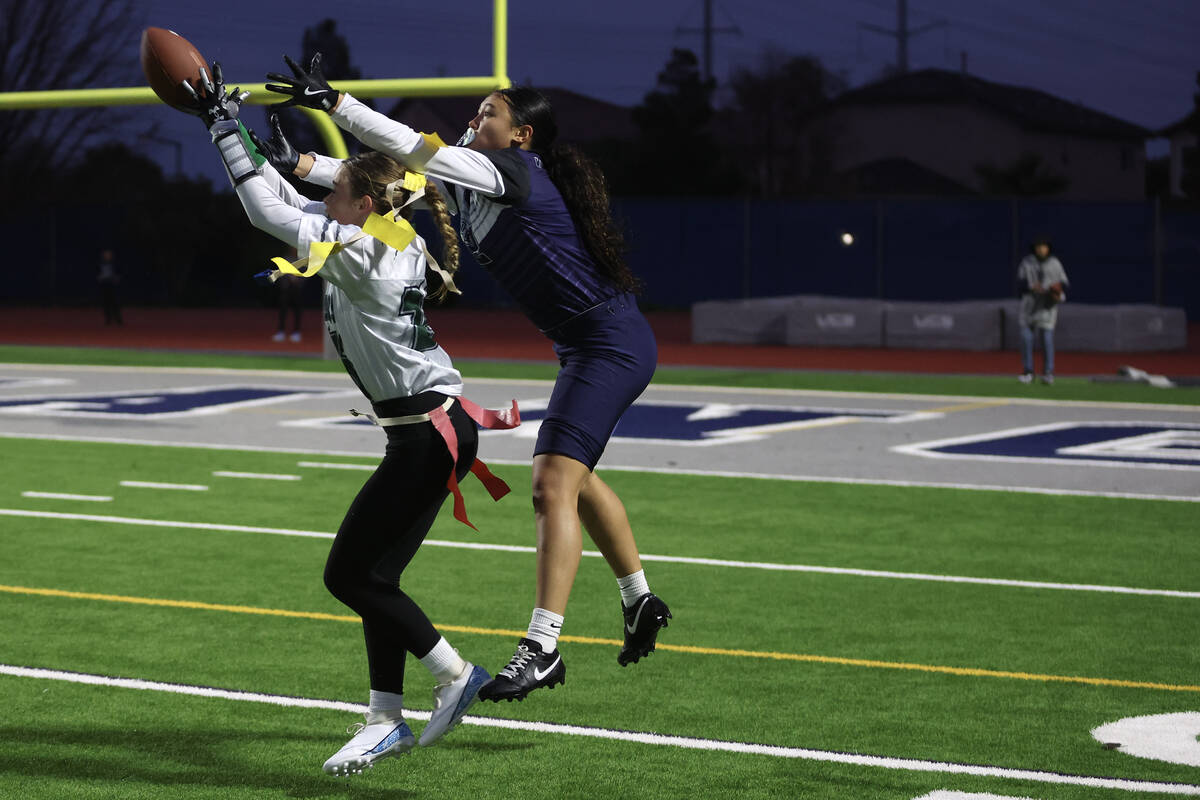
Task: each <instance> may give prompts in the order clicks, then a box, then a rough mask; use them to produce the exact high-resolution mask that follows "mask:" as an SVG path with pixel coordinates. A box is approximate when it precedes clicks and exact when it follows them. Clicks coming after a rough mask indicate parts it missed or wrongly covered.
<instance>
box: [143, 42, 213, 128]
mask: <svg viewBox="0 0 1200 800" xmlns="http://www.w3.org/2000/svg"><path fill="white" fill-rule="evenodd" d="M201 67H204V68H205V69H206V70H207V69H210V67H209V66H208V62H207V61H205V60H204V56H202V55H200V51H199V50H197V49H196V48H195V47H193V46H192V43H191V42H189V41H188V40H187V39H185V38H183V37H182V36H180V35H179V34H178V33H176V32H175V31H169V30H167V29H166V28H146V30H145V31H143V32H142V72H144V73H145V74H146V80H147V81H149V83H150V88H151V89H153V90H154V93H155V94H156V95H158V98H159V99H160V100H162V101H163V102H164V103H166V104H167V105H169V106H171V107H172V108H177V109H179V110H180V111H187V110H189V109H192V108H195V107H196V104H195V102H194V101H193V100H192V98H191V95H189V94H188V93H187V92H186V91H185V90H184V89H183V87H182V86H181V85H180V84H182V83H183V82H184V81H188V82H189V83H190V84H191V85H192V88H194V89H196V91H197V93H200V92H201V90H200V68H201Z"/></svg>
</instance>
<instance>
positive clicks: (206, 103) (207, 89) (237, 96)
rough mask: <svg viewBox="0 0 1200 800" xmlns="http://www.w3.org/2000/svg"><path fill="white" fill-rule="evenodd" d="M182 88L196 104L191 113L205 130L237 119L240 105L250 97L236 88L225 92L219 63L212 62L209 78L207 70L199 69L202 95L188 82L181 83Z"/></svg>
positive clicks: (223, 78)
mask: <svg viewBox="0 0 1200 800" xmlns="http://www.w3.org/2000/svg"><path fill="white" fill-rule="evenodd" d="M182 86H183V89H184V91H186V92H187V93H188V94H189V95H191V97H192V100H194V101H195V103H196V109H195V110H194V111H192V112H191V113H193V114H195V115H196V116H198V117H200V119H201V120H202V121H203V122H204V127H205V129H208V128H211V127H212V126H213V125H214V124H215V123H217V122H220V121H222V120H235V119H237V115H238V111H240V110H241V107H242V103H244V102H246V98H247V97H249V96H250V92H243V91H241V89H239V88H237V87H234V90H233V92H232V93H229V92H226V91H225V76H224V74H223V73H222V72H221V62H219V61H214V62H213V65H212V77H211V78H209V76H208V70H206V69H205V68H204V67H201V68H200V88H201V89H203V90H204V94H200V93H199V92H197V91H196V90H195V89H194V88H193V87H192V84H191V83H190V82H188V81H183V83H182Z"/></svg>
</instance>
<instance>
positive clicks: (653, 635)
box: [579, 475, 671, 667]
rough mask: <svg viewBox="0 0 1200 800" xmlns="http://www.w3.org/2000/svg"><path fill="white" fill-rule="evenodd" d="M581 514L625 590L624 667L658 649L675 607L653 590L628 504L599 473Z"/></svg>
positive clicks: (585, 493) (583, 495)
mask: <svg viewBox="0 0 1200 800" xmlns="http://www.w3.org/2000/svg"><path fill="white" fill-rule="evenodd" d="M579 517H580V519H582V520H583V525H584V527H585V528H586V529H587V532H588V536H589V537H590V538H591V540H592V541H593V542H595V543H596V548H597V549H598V550H599V551H600V553H601V554H602V555H603V556H604V560H605V561H607V562H608V566H609V567H610V568H611V569H612V571H613V575H615V576H616V577H617V585H618V586H619V587H620V589H621V611H622V615H623V616H624V618H625V629H624V636H625V643H624V645H622V647H621V650H620V652H619V653H617V663H618V664H620V665H621V666H623V667H624V666H626V665H628V664H631V663H634V662H636V661H638V660H640V659H641V658H642V657H643V656H646V655H649V654H650V653H652V652H654V645H655V643H656V642H657V640H658V631H659V629H660V628H665V627H667V620H668V619H670V618H671V610H670V609H669V608H667V604H666V603H664V602H663V601H662V600H660V599H659V598H658V596H657V595H655V594H653V593H652V592H651V591H650V586H649V585H648V584H647V583H646V577H645V575H644V573H643V572H642V559H641V557H640V556H639V555H638V549H637V542H636V541H634V538H633V529H632V527H631V526H630V525H629V516H628V515H627V514H626V513H625V504H624V503H622V502H621V498H619V497H618V496H617V493H616V492H614V491H613V490H612V489H611V488H610V487H609V486H608V484H606V483H605V482H604V481H602V480H601V479H600V476H599V475H592V476H591V477H589V478H588V479H587V481H586V482H585V483H584V485H583V489H582V491H581V492H580V493H579Z"/></svg>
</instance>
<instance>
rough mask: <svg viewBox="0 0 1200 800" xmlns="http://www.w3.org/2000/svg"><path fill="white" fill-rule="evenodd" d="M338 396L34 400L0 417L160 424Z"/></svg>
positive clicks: (252, 390) (191, 393)
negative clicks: (236, 410)
mask: <svg viewBox="0 0 1200 800" xmlns="http://www.w3.org/2000/svg"><path fill="white" fill-rule="evenodd" d="M334 393H345V392H342V390H324V389H316V390H309V391H300V390H297V389H295V388H292V387H283V386H247V385H240V384H239V385H229V386H199V387H185V388H174V389H150V390H143V391H137V392H94V393H91V394H60V395H39V396H35V397H9V398H3V399H0V414H23V415H29V416H36V417H89V418H118V419H164V418H170V417H185V416H194V415H198V414H220V413H222V412H224V411H229V410H231V409H234V408H245V407H247V406H258V405H265V404H267V403H279V402H283V401H286V400H299V399H301V398H306V397H313V396H316V395H326V396H328V395H330V394H334Z"/></svg>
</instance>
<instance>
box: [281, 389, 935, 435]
mask: <svg viewBox="0 0 1200 800" xmlns="http://www.w3.org/2000/svg"><path fill="white" fill-rule="evenodd" d="M547 403H548V400H547V399H546V398H539V399H536V400H518V401H517V405H518V406H519V407H520V408H521V424H520V426H518V427H517V428H514V429H512V430H496V431H488V430H483V431H480V436H515V437H518V438H524V439H534V438H537V434H538V428H539V427H540V426H541V423H542V420H543V419H545V417H546V404H547ZM940 416H941V414H937V413H927V412H911V411H893V410H881V409H853V408H820V407H811V406H765V405H748V404H741V403H737V404H735V403H667V402H647V401H640V402H638V403H635V404H634V405H633V406H631V407H630V408H629V409H628V410H627V411H626V412H625V414H624V415H623V416H622V417H621V419H620V420H619V421H618V422H617V427H616V429H615V430H614V431H613V436H612V440H611V441H614V442H627V443H636V444H659V445H682V446H687V447H706V446H710V445H721V444H733V443H735V442H754V441H759V440H762V439H765V438H767V437H769V436H771V435H773V434H777V433H782V432H784V431H793V430H800V429H802V428H815V427H820V426H824V425H837V424H840V423H844V422H910V421H912V420H917V419H932V418H934V417H940ZM280 424H282V425H288V426H297V427H310V428H341V427H346V426H362V425H370V424H372V423H371V421H370V420H368V419H364V418H362V417H357V418H355V417H345V416H339V417H321V418H315V419H306V420H289V421H286V422H282V423H280Z"/></svg>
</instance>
